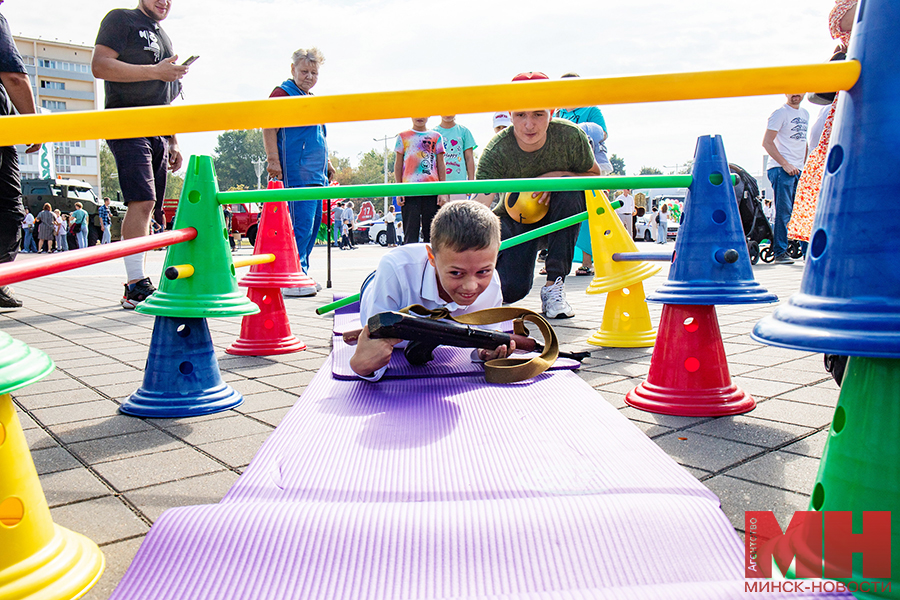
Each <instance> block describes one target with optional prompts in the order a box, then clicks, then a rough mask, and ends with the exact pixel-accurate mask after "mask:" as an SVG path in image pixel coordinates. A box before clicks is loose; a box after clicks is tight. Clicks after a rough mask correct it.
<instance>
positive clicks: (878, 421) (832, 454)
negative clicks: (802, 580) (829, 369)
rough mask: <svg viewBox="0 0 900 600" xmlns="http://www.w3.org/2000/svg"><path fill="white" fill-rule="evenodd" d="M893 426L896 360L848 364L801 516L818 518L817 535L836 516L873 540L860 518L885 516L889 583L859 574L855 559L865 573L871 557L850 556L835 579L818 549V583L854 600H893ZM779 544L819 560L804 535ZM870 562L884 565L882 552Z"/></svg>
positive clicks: (898, 578) (896, 543)
mask: <svg viewBox="0 0 900 600" xmlns="http://www.w3.org/2000/svg"><path fill="white" fill-rule="evenodd" d="M898 424H900V359H889V358H866V357H851V358H850V360H849V362H848V364H847V371H846V374H845V375H844V380H843V383H842V385H841V395H840V398H839V399H838V404H837V408H835V411H834V418H833V420H832V422H831V429H830V430H829V432H828V441H827V442H826V443H825V451H824V452H823V454H822V460H821V462H820V463H819V473H818V475H817V476H816V484H815V486H814V487H813V493H812V499H811V500H810V506H809V510H814V511H824V512H825V535H828V534H829V531H831V528H830V527H829V517H830V516H833V515H834V513H835V512H836V511H850V512H852V515H853V516H852V522H853V533H854V534H859V533H863V532H865V533H866V534H867V535H871V534H872V533H873V531H872V529H873V523H872V522H869V523H867V524H866V526H865V528H864V527H863V513H864V512H870V511H888V512H890V531H891V534H890V550H892V551H891V552H890V557H891V560H890V577H873V576H872V575H871V572H869V573H864V572H863V557H865V558H866V564H867V565H869V569H871V568H872V567H873V566H874V563H872V562H869V561H870V559H872V558H876V557H875V556H871V555H872V554H873V551H871V550H864V551H862V552H856V553H855V554H853V557H852V576H851V577H849V578H842V577H838V576H835V575H834V574H833V573H834V571H835V568H836V563H835V560H834V559H832V560H829V556H828V548H827V545H826V548H825V552H824V553H825V557H824V576H825V578H826V579H837V580H838V581H841V582H843V583H844V584H845V585H847V587H848V589H849V590H850V591H852V592H853V594H854V596H855V597H856V598H858V599H873V598H900V439H898V436H897V426H898ZM832 533H834V532H833V531H832ZM875 533H877V531H876V532H875ZM882 534H883V535H884V531H883V530H882ZM786 537H788V538H790V544H791V547H792V550H794V551H795V552H796V553H797V556H798V557H804V556H810V555H812V556H815V555H818V556H821V555H822V554H821V553H817V552H814V551H812V549H811V546H810V544H809V542H808V540H809V539H812V540H816V542H817V543H821V540H822V537H821V533H820V534H819V535H818V536H816V535H812V536H809V534H808V532H804V531H798V532H796V533H795V534H794V535H790V534H789V535H788V536H786ZM877 554H880V555H881V556H883V557H886V552H880V553H877ZM885 562H886V561H885ZM791 571H793V569H792V570H791ZM829 572H831V573H832V575H831V576H829ZM867 575H868V576H867ZM789 576H791V575H789Z"/></svg>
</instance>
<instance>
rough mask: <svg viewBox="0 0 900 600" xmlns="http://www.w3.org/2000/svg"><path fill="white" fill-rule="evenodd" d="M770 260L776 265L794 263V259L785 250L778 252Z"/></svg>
mask: <svg viewBox="0 0 900 600" xmlns="http://www.w3.org/2000/svg"><path fill="white" fill-rule="evenodd" d="M772 262H773V263H774V264H776V265H792V264H794V260H793V259H792V258H791V257H790V256H788V254H787V252H785V253H784V254H779V255H778V256H776V257H775V258H774V259H773V260H772Z"/></svg>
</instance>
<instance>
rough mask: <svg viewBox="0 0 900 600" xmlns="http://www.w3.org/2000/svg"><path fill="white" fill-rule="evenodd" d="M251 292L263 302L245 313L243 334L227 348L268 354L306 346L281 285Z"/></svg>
mask: <svg viewBox="0 0 900 600" xmlns="http://www.w3.org/2000/svg"><path fill="white" fill-rule="evenodd" d="M292 239H293V238H292ZM248 296H249V297H250V300H251V301H253V302H255V303H256V304H257V305H258V306H259V314H257V315H252V316H246V317H244V319H243V320H242V321H241V336H240V337H239V338H238V339H237V341H235V342H234V343H233V344H232V345H231V346H229V347H228V349H227V350H225V352H227V353H228V354H238V355H240V356H268V355H270V354H290V353H291V352H299V351H301V350H306V344H304V343H303V342H301V341H300V340H298V339H297V338H296V337H294V335H293V334H292V333H291V324H290V322H289V321H288V317H287V312H286V311H285V308H284V298H282V297H281V290H280V289H278V288H256V287H252V288H250V290H249V291H248Z"/></svg>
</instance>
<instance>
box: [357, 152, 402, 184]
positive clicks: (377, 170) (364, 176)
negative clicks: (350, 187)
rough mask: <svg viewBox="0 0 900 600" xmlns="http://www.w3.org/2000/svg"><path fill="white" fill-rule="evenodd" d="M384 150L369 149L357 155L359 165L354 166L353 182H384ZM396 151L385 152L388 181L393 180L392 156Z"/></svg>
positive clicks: (394, 155)
mask: <svg viewBox="0 0 900 600" xmlns="http://www.w3.org/2000/svg"><path fill="white" fill-rule="evenodd" d="M384 156H385V152H384V150H380V151H379V150H375V149H374V148H373V149H372V150H369V151H368V152H366V153H364V154H360V155H359V166H358V167H357V168H356V181H354V183H384ZM396 156H397V153H396V152H393V151H391V150H388V152H387V175H388V183H393V182H394V158H395V157H396Z"/></svg>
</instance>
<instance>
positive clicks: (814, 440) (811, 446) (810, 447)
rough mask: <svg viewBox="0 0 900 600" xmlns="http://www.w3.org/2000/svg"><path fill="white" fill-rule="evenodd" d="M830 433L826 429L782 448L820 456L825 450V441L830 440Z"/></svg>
mask: <svg viewBox="0 0 900 600" xmlns="http://www.w3.org/2000/svg"><path fill="white" fill-rule="evenodd" d="M828 434H829V430H828V429H824V430H822V431H820V432H818V433H815V434H813V435H811V436H809V437H808V438H803V439H802V440H800V441H799V442H794V443H793V444H790V445H788V446H785V447H784V448H782V450H783V451H784V452H792V453H794V454H802V455H803V456H811V457H813V458H820V457H821V456H822V454H824V452H825V443H826V442H827V441H828Z"/></svg>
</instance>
